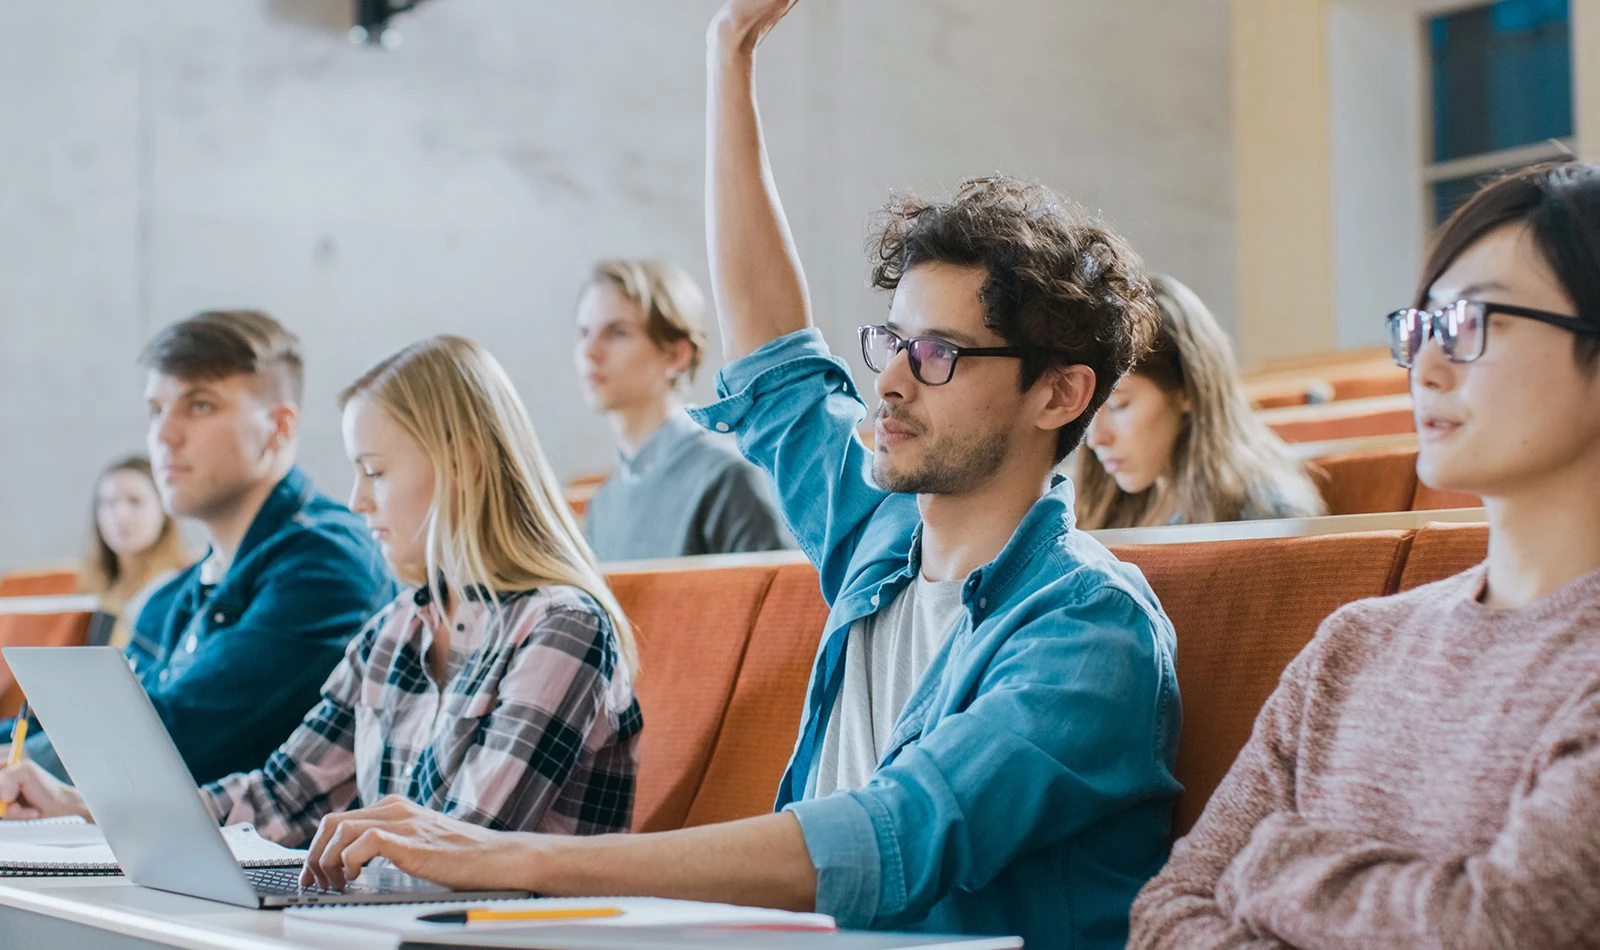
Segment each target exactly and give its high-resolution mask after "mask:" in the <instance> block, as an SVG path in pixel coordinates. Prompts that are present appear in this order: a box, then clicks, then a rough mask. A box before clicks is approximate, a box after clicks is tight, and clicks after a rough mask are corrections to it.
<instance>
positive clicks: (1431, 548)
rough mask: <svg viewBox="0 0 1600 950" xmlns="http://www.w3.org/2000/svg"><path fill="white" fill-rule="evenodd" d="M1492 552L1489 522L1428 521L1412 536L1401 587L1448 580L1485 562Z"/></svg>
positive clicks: (1401, 577)
mask: <svg viewBox="0 0 1600 950" xmlns="http://www.w3.org/2000/svg"><path fill="white" fill-rule="evenodd" d="M1488 553H1489V526H1488V525H1486V524H1427V525H1423V526H1422V527H1421V528H1418V529H1417V533H1416V534H1415V535H1414V536H1413V537H1412V539H1411V553H1410V554H1408V555H1406V569H1405V570H1404V571H1403V572H1402V573H1401V574H1400V590H1410V589H1411V588H1413V587H1420V586H1422V585H1423V584H1431V583H1433V582H1434V581H1441V580H1444V579H1445V578H1446V577H1450V576H1452V575H1454V574H1460V573H1461V572H1462V571H1464V570H1466V569H1467V568H1469V567H1471V566H1473V565H1474V564H1477V563H1479V562H1481V561H1482V560H1483V559H1484V558H1485V557H1486V556H1488Z"/></svg>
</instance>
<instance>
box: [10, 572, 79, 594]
mask: <svg viewBox="0 0 1600 950" xmlns="http://www.w3.org/2000/svg"><path fill="white" fill-rule="evenodd" d="M77 592H78V572H77V571H75V570H71V569H70V568H51V569H48V570H39V571H14V572H12V573H10V574H6V575H5V576H3V577H0V597H59V596H61V595H63V594H75V593H77Z"/></svg>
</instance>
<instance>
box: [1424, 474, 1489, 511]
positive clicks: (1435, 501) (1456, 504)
mask: <svg viewBox="0 0 1600 950" xmlns="http://www.w3.org/2000/svg"><path fill="white" fill-rule="evenodd" d="M1482 507H1483V499H1482V498H1479V497H1478V496H1477V495H1473V494H1469V493H1467V492H1464V491H1449V490H1448V489H1439V488H1429V487H1428V486H1427V485H1426V484H1425V483H1424V482H1423V481H1422V480H1421V479H1418V480H1417V491H1416V494H1415V495H1413V496H1412V498H1411V510H1412V511H1438V510H1440V509H1442V508H1482Z"/></svg>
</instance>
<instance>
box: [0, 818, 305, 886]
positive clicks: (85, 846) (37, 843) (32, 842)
mask: <svg viewBox="0 0 1600 950" xmlns="http://www.w3.org/2000/svg"><path fill="white" fill-rule="evenodd" d="M222 837H223V838H224V839H225V840H226V841H227V842H228V848H229V849H230V850H232V851H233V856H234V857H235V858H238V859H239V863H240V864H242V865H244V866H245V867H251V868H276V867H299V866H300V864H301V862H302V861H304V860H305V856H306V853H305V852H304V851H296V850H294V849H292V848H285V847H284V846H282V845H279V844H274V843H272V842H271V841H268V840H266V839H265V838H263V837H261V836H260V835H259V834H257V833H256V830H255V828H253V827H251V826H250V825H229V826H228V827H226V828H224V829H222ZM120 873H122V869H121V868H120V867H118V866H117V859H116V858H115V857H113V856H112V854H111V848H110V847H109V846H108V845H107V844H106V839H105V836H104V835H102V834H101V833H100V829H99V828H96V827H95V826H94V825H91V824H89V823H88V822H86V821H84V820H83V819H81V818H45V819H41V820H39V821H0V877H70V876H78V875H95V874H120Z"/></svg>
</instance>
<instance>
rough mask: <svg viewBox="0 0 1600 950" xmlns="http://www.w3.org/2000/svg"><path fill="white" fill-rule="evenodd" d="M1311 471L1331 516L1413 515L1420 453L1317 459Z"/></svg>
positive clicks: (1390, 452) (1357, 454)
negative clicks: (1409, 513) (1399, 512)
mask: <svg viewBox="0 0 1600 950" xmlns="http://www.w3.org/2000/svg"><path fill="white" fill-rule="evenodd" d="M1311 471H1312V478H1313V480H1314V481H1315V482H1316V483H1317V489H1318V490H1319V491H1321V492H1322V500H1323V501H1325V502H1326V503H1327V505H1328V514H1330V515H1367V514H1377V513H1379V512H1387V511H1409V510H1410V509H1411V501H1412V498H1413V496H1414V495H1415V494H1416V490H1417V450H1416V449H1415V448H1402V449H1389V450H1385V451H1380V452H1355V453H1351V454H1348V455H1330V456H1326V457H1324V458H1319V459H1317V460H1316V461H1315V462H1314V463H1313V464H1312V466H1311Z"/></svg>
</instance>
